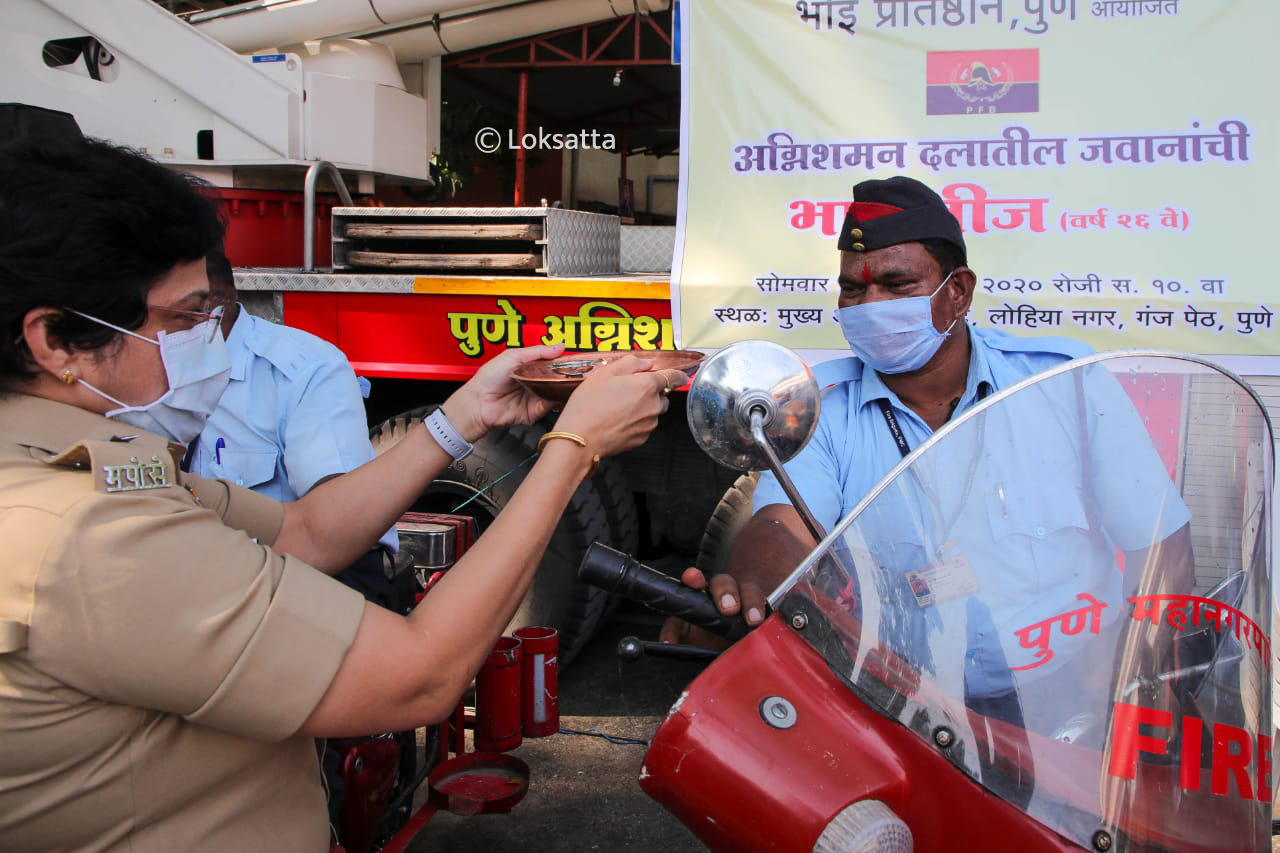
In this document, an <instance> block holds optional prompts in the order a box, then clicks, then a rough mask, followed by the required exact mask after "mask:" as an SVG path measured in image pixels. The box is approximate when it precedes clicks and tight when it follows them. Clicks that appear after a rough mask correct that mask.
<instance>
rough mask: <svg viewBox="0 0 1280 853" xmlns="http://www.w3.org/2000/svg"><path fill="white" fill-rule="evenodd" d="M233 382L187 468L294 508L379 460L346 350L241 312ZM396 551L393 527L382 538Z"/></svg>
mask: <svg viewBox="0 0 1280 853" xmlns="http://www.w3.org/2000/svg"><path fill="white" fill-rule="evenodd" d="M227 355H228V356H229V357H230V359H231V381H230V383H229V384H228V385H227V390H226V391H225V392H224V393H223V395H222V399H221V400H220V401H219V402H218V408H217V409H216V410H215V411H214V413H213V414H212V415H211V416H210V418H209V420H208V422H207V423H206V424H205V427H204V431H203V432H201V433H200V438H199V440H198V442H197V443H196V447H195V452H194V453H193V456H192V461H191V470H192V471H193V472H195V473H197V474H200V475H201V476H205V477H220V478H222V479H225V480H230V481H231V482H233V483H235V484H237V485H240V486H244V487H245V488H247V489H252V490H253V491H255V492H259V493H261V494H264V495H267V496H269V497H272V498H275V499H276V500H278V501H284V502H287V501H296V500H297V499H298V498H299V497H301V496H302V495H305V494H306V493H307V492H309V491H311V489H312V488H314V487H315V486H316V484H318V483H319V482H321V481H322V480H324V479H326V478H328V477H332V476H334V475H337V474H343V473H346V472H347V471H350V470H351V469H353V468H357V467H359V466H361V465H363V464H364V463H366V462H368V461H369V460H371V459H373V457H374V452H373V445H372V444H371V443H370V442H369V426H368V422H367V418H366V416H365V410H364V400H363V394H362V393H361V386H360V384H359V382H358V381H357V379H356V375H355V372H354V371H353V370H352V369H351V364H350V363H349V362H348V361H347V358H346V356H344V355H343V354H342V351H341V350H339V349H338V348H337V347H335V346H333V345H332V344H330V343H329V342H327V341H325V340H322V339H321V338H318V337H316V336H315V335H312V334H310V333H308V332H304V331H301V330H300V329H293V328H290V327H288V326H281V325H278V324H276V323H271V322H268V321H267V320H263V319H262V318H260V317H254V316H253V315H251V314H249V313H248V312H247V311H245V310H244V308H243V307H241V309H240V315H239V317H237V318H236V322H235V325H234V326H232V327H231V334H230V335H228V336H227ZM379 541H380V542H381V543H382V544H384V545H386V546H387V547H389V548H390V549H391V550H392V551H395V550H398V540H397V537H396V533H395V528H392V529H391V530H388V531H387V532H386V533H385V534H384V535H383V536H382V538H381V539H380V540H379Z"/></svg>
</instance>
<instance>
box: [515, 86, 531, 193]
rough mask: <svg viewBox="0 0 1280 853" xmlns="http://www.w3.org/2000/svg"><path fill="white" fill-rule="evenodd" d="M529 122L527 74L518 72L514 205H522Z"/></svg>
mask: <svg viewBox="0 0 1280 853" xmlns="http://www.w3.org/2000/svg"><path fill="white" fill-rule="evenodd" d="M528 122H529V72H528V71H521V72H520V93H519V96H518V100H517V105H516V136H517V137H518V138H519V140H520V144H519V147H518V148H516V194H515V205H516V207H519V206H520V205H522V204H524V135H525V132H526V130H527V125H528Z"/></svg>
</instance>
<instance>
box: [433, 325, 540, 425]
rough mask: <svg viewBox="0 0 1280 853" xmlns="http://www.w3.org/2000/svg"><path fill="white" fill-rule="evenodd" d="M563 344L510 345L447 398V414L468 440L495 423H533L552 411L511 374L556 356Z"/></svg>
mask: <svg viewBox="0 0 1280 853" xmlns="http://www.w3.org/2000/svg"><path fill="white" fill-rule="evenodd" d="M562 352H564V346H563V345H556V346H536V347H520V348H517V349H508V350H504V351H502V352H501V353H499V354H498V355H497V356H495V357H494V358H492V359H490V360H489V361H488V362H487V363H485V365H484V366H483V367H481V368H480V369H479V370H477V371H476V374H475V376H472V377H471V378H470V379H469V380H467V383H466V384H465V385H463V386H462V387H461V388H459V389H458V390H457V391H455V392H453V394H451V395H450V396H449V399H448V400H446V401H445V403H444V405H443V406H442V407H441V408H443V409H444V410H445V411H444V414H445V417H447V418H448V419H449V423H451V424H453V425H454V428H455V429H457V430H458V432H460V433H462V437H463V438H465V439H466V440H467V441H475V440H476V439H478V438H480V437H482V436H483V435H485V433H487V432H489V430H491V429H494V428H495V427H505V426H511V425H512V424H531V423H533V422H534V421H536V420H538V419H539V418H541V417H542V416H543V415H545V414H547V412H549V411H551V409H552V408H553V407H554V405H555V404H554V403H552V402H550V401H548V400H544V399H542V398H541V397H539V396H537V395H536V394H534V393H533V392H531V391H529V390H528V389H527V388H525V387H524V386H523V385H521V384H520V383H519V382H516V381H515V380H514V379H512V378H511V372H512V371H513V370H515V369H516V368H517V367H518V366H520V365H522V364H526V363H528V362H530V361H537V360H539V359H543V358H555V357H556V356H558V355H560V353H562Z"/></svg>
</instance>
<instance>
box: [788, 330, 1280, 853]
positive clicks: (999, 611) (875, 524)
mask: <svg viewBox="0 0 1280 853" xmlns="http://www.w3.org/2000/svg"><path fill="white" fill-rule="evenodd" d="M1270 429H1271V428H1270V424H1269V422H1268V420H1267V416H1266V413H1265V410H1264V409H1263V407H1262V406H1261V404H1260V403H1259V401H1258V399H1257V397H1256V396H1255V395H1254V394H1253V393H1252V391H1251V390H1250V389H1249V388H1248V386H1246V385H1244V384H1243V383H1242V382H1241V381H1240V380H1239V379H1237V378H1236V377H1234V376H1232V375H1230V374H1228V373H1226V372H1224V371H1222V370H1221V369H1219V368H1217V367H1215V366H1213V365H1210V364H1208V363H1205V362H1203V361H1201V360H1199V359H1196V358H1193V357H1185V356H1174V355H1168V354H1164V355H1161V354H1136V353H1114V354H1105V355H1099V356H1092V357H1089V358H1087V359H1079V360H1077V361H1074V362H1070V363H1068V364H1064V365H1062V366H1061V367H1060V368H1057V369H1056V370H1054V371H1051V372H1049V373H1046V374H1042V375H1040V376H1038V377H1035V378H1033V379H1029V380H1026V381H1024V382H1022V383H1019V384H1018V385H1016V386H1013V387H1011V388H1008V389H1006V390H1004V391H1001V392H999V393H997V394H993V395H991V396H989V397H988V398H987V399H985V400H984V401H982V402H981V403H980V404H979V405H978V406H976V407H974V408H973V409H971V410H969V411H967V412H966V413H965V414H964V415H963V416H960V417H957V418H955V419H954V420H953V421H951V422H950V423H948V424H947V425H946V427H945V428H943V429H941V430H939V431H938V432H937V433H935V434H934V435H933V436H932V437H931V438H930V439H929V441H927V442H925V443H924V444H922V445H921V446H920V447H919V448H917V449H915V450H914V451H913V452H912V453H910V454H909V455H908V456H907V457H906V458H904V459H903V461H902V463H901V464H899V465H898V466H897V467H895V469H894V470H893V471H892V472H890V474H889V475H888V476H887V477H886V478H885V479H884V480H883V481H882V482H881V483H880V484H879V485H878V486H877V487H876V489H874V490H873V491H872V492H871V494H869V495H868V496H867V498H865V499H864V500H863V501H862V502H861V503H860V504H859V505H858V506H857V507H855V509H854V510H853V512H852V513H850V514H849V515H848V516H847V517H846V518H844V519H843V520H842V521H841V522H840V524H839V525H838V526H837V527H836V529H835V530H833V531H832V533H831V534H830V535H829V536H827V538H826V539H825V540H824V542H823V543H822V544H821V545H820V546H819V548H818V549H817V550H816V551H815V552H814V553H813V554H811V555H810V556H809V557H808V558H807V559H806V560H805V561H804V563H803V564H802V565H801V566H800V567H799V568H798V569H797V570H796V572H795V573H794V574H793V575H792V577H791V578H790V579H789V580H788V581H787V582H786V583H784V584H783V585H782V586H781V587H779V589H778V590H777V591H775V593H774V595H773V596H772V597H771V600H772V601H773V602H774V604H775V607H776V608H777V609H779V610H781V611H782V614H783V618H784V620H785V623H786V624H790V625H792V627H793V628H795V629H796V630H797V632H798V633H799V635H800V636H802V637H803V638H804V639H805V640H806V642H808V643H809V644H810V645H811V646H812V647H813V648H815V649H816V650H817V651H818V652H819V653H820V654H822V655H823V657H824V658H825V660H826V661H827V662H828V663H829V664H830V666H831V668H832V670H833V671H834V673H835V674H836V675H837V676H838V677H839V678H840V679H841V680H842V681H843V682H845V683H846V684H847V685H848V687H849V689H850V690H852V691H853V692H854V693H855V694H856V695H857V696H858V698H860V699H861V700H862V701H863V702H865V703H867V704H869V705H871V706H872V707H874V708H875V709H877V710H878V711H879V712H881V713H883V714H885V715H887V716H888V717H890V718H892V719H895V720H897V721H898V722H900V723H901V724H902V725H904V726H906V727H907V728H909V729H910V730H911V731H912V732H914V733H915V734H916V735H918V736H919V737H920V738H921V739H922V740H924V741H926V742H927V743H928V744H929V745H930V748H932V749H935V750H937V751H938V752H939V753H941V754H942V755H944V756H945V757H946V758H947V759H948V760H949V761H950V762H951V763H952V764H953V765H954V766H955V767H956V768H958V769H959V770H960V771H962V772H963V773H965V774H966V775H968V776H969V777H971V778H972V779H973V780H974V781H976V782H977V783H978V784H981V785H983V786H984V787H985V788H987V789H988V790H989V791H991V792H992V793H993V794H996V795H997V796H999V797H1001V798H1003V799H1004V800H1006V801H1007V802H1009V803H1011V804H1013V805H1015V806H1016V807H1018V808H1020V809H1022V810H1024V811H1025V812H1026V813H1028V814H1029V815H1031V816H1032V817H1033V818H1034V819H1035V820H1038V821H1040V822H1041V823H1043V824H1045V825H1047V826H1048V827H1050V828H1051V829H1053V830H1055V831H1056V832H1058V833H1060V834H1061V835H1063V836H1064V837H1066V838H1067V839H1069V840H1070V841H1072V842H1075V843H1077V844H1079V845H1081V846H1082V847H1084V848H1086V849H1095V846H1096V849H1108V848H1107V846H1103V845H1109V847H1110V849H1114V850H1125V849H1131V850H1132V849H1144V850H1146V849H1156V850H1164V849H1168V850H1228V849H1230V850H1242V849H1254V850H1257V849H1266V848H1267V846H1268V844H1269V838H1270V827H1271V789H1270V788H1271V782H1270V776H1271V767H1270V764H1271V735H1272V723H1271V707H1270V693H1269V690H1270V684H1271V681H1270V679H1271V664H1272V660H1271V654H1272V652H1271V643H1270V636H1271V635H1270V626H1271V606H1272V605H1271V580H1270V542H1269V534H1270V489H1271V482H1272V438H1271V431H1270ZM801 488H802V490H803V484H801ZM919 784H928V782H927V781H926V780H920V782H919ZM1098 833H1105V836H1100V835H1098ZM1099 839H1102V840H1101V841H1099Z"/></svg>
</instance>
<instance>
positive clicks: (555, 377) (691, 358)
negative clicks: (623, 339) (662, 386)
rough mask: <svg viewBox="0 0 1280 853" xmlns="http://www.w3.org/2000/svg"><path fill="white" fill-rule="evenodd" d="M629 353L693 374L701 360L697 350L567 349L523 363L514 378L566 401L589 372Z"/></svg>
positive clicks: (548, 396) (660, 366) (540, 393)
mask: <svg viewBox="0 0 1280 853" xmlns="http://www.w3.org/2000/svg"><path fill="white" fill-rule="evenodd" d="M626 355H635V356H639V357H641V358H644V359H648V360H649V361H652V362H653V370H655V371H657V370H681V371H684V372H685V373H688V374H691V375H692V373H693V372H694V370H695V369H697V367H698V365H699V364H700V363H701V362H702V358H703V354H702V353H700V352H698V351H696V350H614V351H610V352H599V351H597V352H566V353H563V354H561V355H558V356H556V357H555V358H543V359H539V360H537V361H531V362H528V363H526V364H522V365H520V366H518V367H516V369H515V370H513V371H511V377H512V378H513V379H515V380H516V381H517V382H519V383H520V384H521V385H523V386H524V387H526V388H528V389H529V390H530V391H532V392H533V393H535V394H537V395H538V396H539V397H541V398H543V399H544V400H551V401H552V402H556V403H563V402H565V401H566V400H568V399H569V395H570V394H572V393H573V389H575V388H577V387H578V385H579V384H581V382H582V380H583V379H585V378H586V376H587V374H588V373H590V372H591V371H592V370H595V369H596V368H597V367H599V366H601V365H604V364H608V363H609V362H610V361H613V360H616V359H619V358H622V357H623V356H626Z"/></svg>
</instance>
